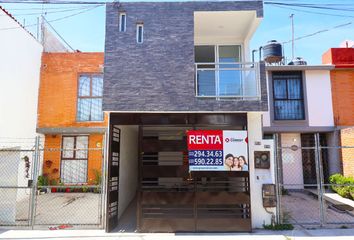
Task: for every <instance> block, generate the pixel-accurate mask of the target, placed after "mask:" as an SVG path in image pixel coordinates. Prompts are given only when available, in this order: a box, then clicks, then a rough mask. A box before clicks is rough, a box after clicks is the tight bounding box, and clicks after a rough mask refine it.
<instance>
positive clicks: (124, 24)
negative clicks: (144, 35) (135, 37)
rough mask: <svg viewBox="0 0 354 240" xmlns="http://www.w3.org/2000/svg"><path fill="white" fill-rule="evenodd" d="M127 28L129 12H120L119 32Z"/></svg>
mask: <svg viewBox="0 0 354 240" xmlns="http://www.w3.org/2000/svg"><path fill="white" fill-rule="evenodd" d="M126 30H127V14H126V13H124V12H121V13H119V32H125V31H126Z"/></svg>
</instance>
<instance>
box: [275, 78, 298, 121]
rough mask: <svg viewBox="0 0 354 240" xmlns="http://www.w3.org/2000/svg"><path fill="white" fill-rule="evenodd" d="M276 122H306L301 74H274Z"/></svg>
mask: <svg viewBox="0 0 354 240" xmlns="http://www.w3.org/2000/svg"><path fill="white" fill-rule="evenodd" d="M273 98H274V120H304V119H305V111H304V97H303V89H302V73H301V72H278V73H273Z"/></svg>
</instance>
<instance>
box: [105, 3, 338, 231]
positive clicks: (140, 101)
mask: <svg viewBox="0 0 354 240" xmlns="http://www.w3.org/2000/svg"><path fill="white" fill-rule="evenodd" d="M152 13H153V14H152ZM262 17H263V2H262V1H205V2H203V1H197V2H192V1H183V2H126V1H124V2H119V3H118V2H117V3H111V4H107V10H106V46H105V51H106V52H105V68H104V96H103V110H104V111H106V112H107V113H108V114H109V131H110V133H109V136H110V138H109V139H110V140H109V145H108V147H109V154H108V167H109V170H108V180H107V181H108V182H109V185H108V190H107V193H108V196H107V198H108V202H107V230H108V231H110V230H112V229H113V228H114V227H115V226H116V225H117V223H118V221H119V220H118V218H120V217H121V215H122V213H123V212H124V209H125V208H126V207H127V205H128V204H129V202H130V201H131V200H132V199H134V197H135V196H136V197H137V208H138V211H137V216H136V219H137V223H138V229H139V230H140V231H149V232H151V231H152V232H153V231H158V232H161V231H169V232H171V231H172V232H173V231H250V230H251V228H255V227H262V225H263V224H264V223H265V224H268V223H270V221H271V218H272V214H270V212H269V211H271V212H272V211H274V209H268V213H267V211H266V210H265V209H264V208H263V205H262V184H264V183H274V173H273V169H274V166H273V162H271V165H270V167H269V168H268V169H255V167H254V164H253V161H254V158H253V156H254V154H253V151H255V150H257V149H258V150H264V149H263V148H265V147H268V148H270V149H268V150H271V149H272V141H269V140H268V141H267V140H265V141H264V140H263V139H262V114H263V113H264V112H266V111H268V95H267V85H266V76H265V68H264V64H263V63H262V62H261V63H247V62H250V59H251V58H250V50H249V44H250V40H251V38H252V35H253V33H254V32H255V30H256V29H257V27H258V25H259V23H260V20H261V19H262ZM329 117H330V118H331V119H332V116H329ZM326 124H327V123H326ZM190 129H200V130H206V129H209V130H212V129H213V130H238V131H242V130H247V133H248V151H249V159H248V163H249V172H228V171H220V172H189V171H188V169H189V168H188V160H187V161H186V159H188V155H186V152H187V141H186V131H187V130H190ZM234 140H235V139H232V141H234ZM235 141H236V140H235ZM270 152H272V150H271V151H270ZM271 159H273V156H271ZM191 183H195V184H192V185H190V184H191ZM188 186H190V187H188ZM218 186H219V187H218ZM221 186H224V187H221ZM204 187H205V188H204ZM233 187H236V188H237V187H239V188H240V189H238V190H235V189H233ZM199 188H203V190H202V189H199ZM133 204H134V203H133ZM235 204H236V205H235ZM251 206H252V209H251ZM234 208H238V209H237V210H236V209H234ZM218 209H223V210H222V211H220V210H218ZM235 211H236V212H239V213H240V214H233V213H234V212H235ZM228 214H229V215H228ZM230 214H231V215H230ZM230 216H232V218H230ZM132 217H134V216H132Z"/></svg>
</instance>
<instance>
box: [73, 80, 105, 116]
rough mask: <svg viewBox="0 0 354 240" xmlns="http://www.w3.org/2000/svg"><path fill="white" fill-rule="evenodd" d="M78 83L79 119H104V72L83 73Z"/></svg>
mask: <svg viewBox="0 0 354 240" xmlns="http://www.w3.org/2000/svg"><path fill="white" fill-rule="evenodd" d="M78 84H79V91H78V99H77V121H79V122H87V121H102V120H103V111H102V96H103V76H102V74H82V75H80V77H79V83H78Z"/></svg>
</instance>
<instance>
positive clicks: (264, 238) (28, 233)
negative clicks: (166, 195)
mask: <svg viewBox="0 0 354 240" xmlns="http://www.w3.org/2000/svg"><path fill="white" fill-rule="evenodd" d="M0 239H16V240H20V239H38V240H45V239H58V240H65V239H68V240H69V239H74V240H81V239H92V240H96V239H98V240H101V239H119V240H125V239H127V240H189V239H191V240H290V239H291V240H295V239H299V240H305V239H318V240H319V239H325V240H327V239H336V240H349V239H351V240H352V239H354V229H321V230H293V231H265V230H255V231H254V232H253V233H224V234H221V233H217V234H216V233H215V234H212V233H205V234H204V233H196V234H193V233H176V234H172V233H171V234H169V233H166V234H162V233H155V234H146V233H144V234H143V233H141V234H139V233H105V232H104V231H103V230H55V231H50V230H0Z"/></svg>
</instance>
